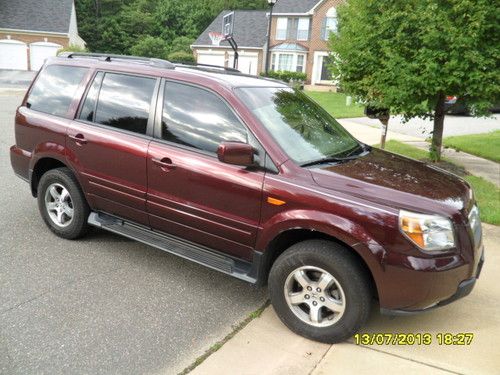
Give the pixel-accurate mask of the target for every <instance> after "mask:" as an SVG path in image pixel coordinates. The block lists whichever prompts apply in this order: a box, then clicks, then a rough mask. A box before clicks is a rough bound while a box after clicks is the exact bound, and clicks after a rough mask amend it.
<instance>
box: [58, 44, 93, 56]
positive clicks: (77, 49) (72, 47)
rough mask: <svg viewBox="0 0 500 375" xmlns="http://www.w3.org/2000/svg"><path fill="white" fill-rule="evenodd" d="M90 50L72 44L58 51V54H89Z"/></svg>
mask: <svg viewBox="0 0 500 375" xmlns="http://www.w3.org/2000/svg"><path fill="white" fill-rule="evenodd" d="M88 51H89V50H88V49H87V48H85V47H80V46H77V45H75V44H70V45H69V46H67V47H64V48H61V49H60V50H58V51H57V54H58V55H59V54H61V53H63V52H88Z"/></svg>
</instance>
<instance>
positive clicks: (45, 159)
mask: <svg viewBox="0 0 500 375" xmlns="http://www.w3.org/2000/svg"><path fill="white" fill-rule="evenodd" d="M56 168H68V169H69V170H70V171H71V172H72V173H73V175H74V176H75V177H76V179H77V180H78V183H80V181H79V178H78V174H77V173H75V171H74V170H73V169H72V168H70V167H69V165H68V164H67V163H66V162H65V161H63V160H61V159H60V158H59V157H54V156H42V157H40V158H38V159H37V160H36V161H35V163H34V164H33V167H32V169H31V172H30V187H31V194H32V195H33V197H35V198H36V197H37V195H38V183H39V182H40V179H41V178H42V176H43V175H44V174H45V173H47V172H48V171H50V170H52V169H56ZM80 186H81V184H80Z"/></svg>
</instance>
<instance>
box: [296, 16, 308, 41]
mask: <svg viewBox="0 0 500 375" xmlns="http://www.w3.org/2000/svg"><path fill="white" fill-rule="evenodd" d="M308 39H309V18H299V24H298V30H297V40H308Z"/></svg>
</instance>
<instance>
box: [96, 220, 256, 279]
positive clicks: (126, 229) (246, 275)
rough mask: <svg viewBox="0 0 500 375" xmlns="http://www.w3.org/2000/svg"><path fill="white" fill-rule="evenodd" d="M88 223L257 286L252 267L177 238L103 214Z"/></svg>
mask: <svg viewBox="0 0 500 375" xmlns="http://www.w3.org/2000/svg"><path fill="white" fill-rule="evenodd" d="M88 223H89V224H90V225H92V226H94V227H98V228H101V229H104V230H107V231H109V232H113V233H116V234H120V235H122V236H124V237H127V238H130V239H132V240H136V241H139V242H142V243H144V244H146V245H149V246H153V247H156V248H157V249H160V250H163V251H166V252H168V253H171V254H175V255H178V256H180V257H181V258H185V259H189V260H191V261H193V262H196V263H198V264H201V265H204V266H206V267H208V268H211V269H214V270H216V271H220V272H223V273H226V274H228V275H231V276H234V277H236V278H238V279H241V280H244V281H247V282H249V283H252V284H256V283H257V278H256V277H254V276H253V274H254V273H255V272H254V271H255V270H253V269H252V263H249V262H245V261H242V260H239V259H235V258H232V257H230V256H227V255H223V254H220V253H217V252H216V251H215V250H211V249H210V248H208V247H205V246H201V245H197V244H194V243H192V242H188V241H185V240H182V239H180V238H177V237H174V236H169V235H166V234H160V233H158V232H155V231H153V230H152V229H149V228H147V227H143V226H140V225H136V224H132V223H129V222H127V221H124V220H121V219H119V218H116V217H114V216H111V215H106V214H102V213H97V212H92V213H91V214H90V216H89V219H88ZM251 275H252V276H251Z"/></svg>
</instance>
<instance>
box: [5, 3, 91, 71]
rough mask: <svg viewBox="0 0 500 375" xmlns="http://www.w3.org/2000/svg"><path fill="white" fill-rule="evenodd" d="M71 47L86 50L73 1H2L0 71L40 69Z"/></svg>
mask: <svg viewBox="0 0 500 375" xmlns="http://www.w3.org/2000/svg"><path fill="white" fill-rule="evenodd" d="M68 45H76V46H79V47H85V42H84V41H83V39H82V38H80V36H79V35H78V27H77V23H76V10H75V4H74V1H73V0H0V69H17V70H38V69H40V67H41V66H42V64H43V62H44V60H45V59H46V58H47V57H49V56H55V55H56V53H57V51H58V50H59V49H60V48H63V47H67V46H68Z"/></svg>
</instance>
